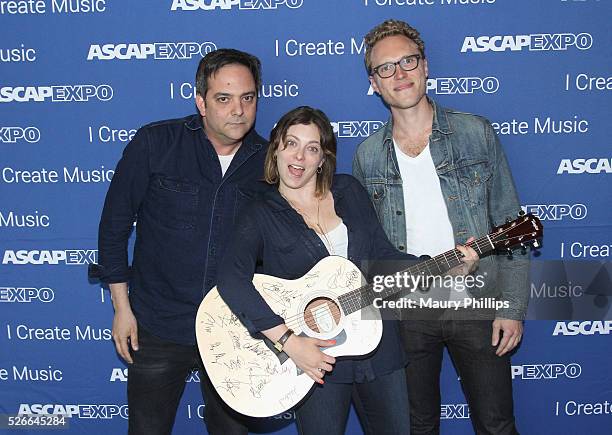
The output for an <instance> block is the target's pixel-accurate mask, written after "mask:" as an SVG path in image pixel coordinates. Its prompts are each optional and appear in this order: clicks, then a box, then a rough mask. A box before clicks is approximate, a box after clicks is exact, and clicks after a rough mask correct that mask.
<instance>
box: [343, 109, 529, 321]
mask: <svg viewBox="0 0 612 435" xmlns="http://www.w3.org/2000/svg"><path fill="white" fill-rule="evenodd" d="M429 101H430V103H431V104H432V106H433V109H434V119H433V125H432V133H431V136H430V140H429V144H430V150H431V157H432V159H433V162H434V166H435V168H436V172H437V174H438V177H439V179H440V187H441V189H442V195H443V197H444V200H445V202H446V208H447V210H448V216H449V219H450V222H451V224H452V227H453V232H454V237H455V242H456V243H464V242H465V241H466V240H467V239H468V237H470V236H475V237H480V236H484V235H485V234H487V233H488V232H490V231H491V228H492V227H493V226H496V225H500V224H503V223H505V222H506V220H507V219H514V218H516V215H517V213H518V212H519V211H520V205H519V201H518V197H517V194H516V189H515V187H514V182H513V180H512V174H511V173H510V168H509V167H508V162H507V160H506V156H505V154H504V151H503V149H502V147H501V144H500V143H499V140H498V138H497V135H496V134H495V132H494V130H493V127H492V126H491V124H490V123H489V121H487V120H486V119H484V118H482V117H480V116H476V115H472V114H468V113H463V112H457V111H455V110H452V109H447V108H444V107H441V106H438V105H437V104H436V103H435V102H434V101H433V100H429ZM392 132H393V120H392V119H390V120H389V121H388V122H387V124H385V126H384V127H382V128H381V129H380V130H378V131H377V132H376V133H374V134H373V135H371V136H370V137H369V138H367V139H366V140H365V141H363V142H362V143H361V144H360V145H359V147H358V149H357V152H356V154H355V156H354V159H353V175H354V176H355V177H356V178H357V179H358V180H359V181H360V182H361V183H362V184H363V185H364V186H365V188H366V189H367V191H368V194H369V196H370V199H371V201H372V203H373V204H374V208H375V209H376V213H377V214H378V217H379V219H380V221H381V223H382V226H383V228H384V230H385V232H386V233H387V236H388V237H389V240H390V241H391V243H393V244H394V246H395V247H396V248H398V249H399V250H400V251H404V252H406V251H408V252H409V251H410V247H406V246H405V244H406V221H405V217H404V210H405V207H406V206H408V207H412V206H416V205H415V204H406V205H405V204H404V196H403V191H402V179H401V176H400V171H399V166H398V163H397V157H396V155H395V151H394V147H393V135H392ZM481 268H483V269H486V270H487V271H489V270H490V271H492V272H491V273H489V272H488V273H489V274H490V275H492V276H489V277H488V278H489V279H488V284H489V285H487V286H486V287H484V288H483V289H482V291H480V292H478V293H477V294H472V296H474V297H497V298H500V297H501V299H502V300H504V301H508V302H509V308H507V309H506V308H502V309H500V310H499V311H498V312H497V314H496V316H497V317H500V318H506V319H514V320H522V319H524V317H525V313H526V311H527V302H528V298H529V293H528V278H527V277H528V256H527V255H520V254H518V255H515V256H514V257H513V259H512V260H510V259H508V258H507V257H506V256H505V255H504V256H502V255H497V256H489V257H486V258H485V259H482V260H481Z"/></svg>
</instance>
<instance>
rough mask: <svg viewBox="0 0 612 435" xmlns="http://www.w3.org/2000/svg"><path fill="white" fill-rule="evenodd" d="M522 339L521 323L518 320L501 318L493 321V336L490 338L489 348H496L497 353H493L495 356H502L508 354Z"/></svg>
mask: <svg viewBox="0 0 612 435" xmlns="http://www.w3.org/2000/svg"><path fill="white" fill-rule="evenodd" d="M500 332H501V340H500ZM522 338H523V322H521V321H519V320H510V319H501V318H499V319H495V320H494V321H493V336H492V337H491V346H497V351H496V352H495V354H496V355H497V356H502V355H504V354H506V353H508V352H510V351H511V350H512V349H514V348H515V347H516V346H517V345H518V344H519V343H520V342H521V339H522ZM498 344H499V346H498Z"/></svg>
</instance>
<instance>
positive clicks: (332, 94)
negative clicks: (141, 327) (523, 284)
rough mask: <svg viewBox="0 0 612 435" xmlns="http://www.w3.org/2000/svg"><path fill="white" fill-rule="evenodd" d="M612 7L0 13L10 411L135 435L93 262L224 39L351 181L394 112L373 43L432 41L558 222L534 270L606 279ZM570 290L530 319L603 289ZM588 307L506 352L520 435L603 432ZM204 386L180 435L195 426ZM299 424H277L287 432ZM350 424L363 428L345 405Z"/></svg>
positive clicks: (457, 94) (61, 6) (547, 219)
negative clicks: (149, 144) (258, 70)
mask: <svg viewBox="0 0 612 435" xmlns="http://www.w3.org/2000/svg"><path fill="white" fill-rule="evenodd" d="M611 12H612V7H611V6H610V2H608V1H606V0H601V1H599V0H574V1H570V0H549V1H534V0H344V1H323V0H163V1H156V2H151V1H143V0H132V1H129V2H125V1H118V0H24V1H0V156H1V159H0V171H1V172H0V198H1V201H0V255H1V256H2V264H1V265H0V414H16V413H18V412H19V411H20V410H21V411H23V412H32V413H46V414H53V413H55V414H62V413H68V414H70V415H71V416H72V418H71V419H70V423H69V424H70V427H69V429H68V432H67V433H71V434H85V433H87V434H98V433H99V434H105V433H121V432H125V430H126V428H127V419H126V418H127V412H128V411H127V405H126V396H125V387H126V372H127V371H126V370H125V365H124V364H123V362H122V361H121V360H120V359H119V358H118V357H117V355H116V354H115V351H114V346H113V343H112V340H111V336H110V327H111V321H112V306H111V303H110V300H109V293H108V291H105V290H103V289H100V287H99V286H98V285H96V284H92V283H88V281H87V278H86V269H87V264H89V263H91V262H95V261H96V259H97V251H96V249H97V247H96V245H97V241H96V238H97V226H98V221H99V216H100V211H101V207H102V203H103V198H104V195H105V193H106V190H107V188H108V185H109V180H110V178H111V177H112V174H113V168H114V167H115V164H116V162H117V160H118V159H119V157H120V155H121V152H122V150H123V148H124V146H125V145H126V144H127V142H128V141H129V139H130V138H131V137H132V135H133V134H134V133H135V131H136V129H137V128H138V127H140V126H141V125H143V124H146V123H148V122H151V121H154V120H158V119H165V118H176V117H181V116H184V115H185V114H188V113H192V112H194V110H195V105H194V101H193V98H194V86H193V81H194V75H195V70H196V67H197V64H198V62H199V60H200V59H201V58H202V56H203V55H204V54H206V53H207V52H208V51H210V50H214V49H215V48H220V47H235V48H239V49H242V50H245V51H248V52H251V53H254V54H256V55H257V56H259V57H260V59H261V60H262V64H263V86H262V89H261V90H260V96H261V99H260V101H259V112H258V120H257V130H258V131H259V132H260V133H261V134H262V135H263V136H267V135H268V133H269V131H270V129H271V127H272V125H273V123H274V122H275V121H276V120H277V119H278V118H279V117H280V116H281V115H282V114H283V113H285V112H286V111H288V110H289V109H292V108H294V107H295V106H298V105H303V104H308V105H312V106H315V107H319V108H321V109H322V110H324V111H325V112H326V113H327V114H328V116H329V117H330V119H331V120H332V121H333V125H334V129H335V131H336V133H337V135H338V138H339V159H338V161H339V172H350V162H351V159H352V155H353V153H354V150H355V147H356V146H357V144H358V143H359V142H360V141H361V140H363V138H365V137H366V136H367V135H368V134H370V133H371V132H373V131H375V130H376V129H377V128H379V127H380V126H381V125H382V123H383V122H384V121H386V119H387V117H388V111H387V109H386V108H385V107H384V105H383V104H382V102H381V100H380V99H379V98H378V97H377V96H376V95H375V94H373V92H372V91H371V89H370V88H369V83H368V80H367V75H366V73H365V69H364V66H363V57H364V56H363V55H364V46H363V43H362V41H363V35H364V34H365V33H366V32H367V31H368V30H369V29H370V28H371V27H373V26H374V25H375V24H377V23H379V22H380V21H382V20H383V19H386V18H398V19H403V20H406V21H408V22H409V23H411V24H412V25H414V26H415V27H417V28H418V29H420V30H421V32H422V35H423V38H424V40H425V41H426V52H427V55H428V58H429V71H430V76H431V77H430V81H429V85H428V88H429V90H428V92H429V95H430V96H431V97H433V98H435V99H436V100H437V101H438V102H440V103H441V104H443V105H445V106H450V107H453V108H456V109H460V110H463V111H467V112H474V113H478V114H482V115H484V116H486V117H487V118H489V119H490V120H491V121H492V122H493V123H494V126H495V128H496V130H497V131H498V134H499V135H500V138H501V140H502V143H503V146H504V148H505V150H506V153H507V154H508V158H509V161H510V164H511V167H512V170H513V173H514V176H515V179H516V182H517V187H518V190H519V195H520V197H521V201H522V203H523V204H524V205H525V208H526V209H527V210H529V211H531V212H534V213H535V214H538V215H539V216H540V218H541V219H542V220H543V223H544V224H545V226H546V231H545V233H546V236H545V240H544V247H543V248H542V250H541V253H542V255H541V256H540V257H539V258H540V259H547V260H572V262H571V263H570V262H566V263H567V264H565V265H563V264H560V263H558V264H560V266H559V267H561V269H563V270H562V272H563V273H564V274H565V275H564V276H566V278H567V279H569V281H571V279H572V278H571V276H572V273H573V272H572V267H573V266H572V265H573V264H574V263H577V262H578V261H579V260H580V261H581V262H582V263H580V264H583V265H584V264H585V263H583V262H584V261H586V260H590V261H591V262H590V263H588V264H587V266H588V267H587V268H589V270H590V271H591V272H590V273H591V274H590V277H591V278H593V277H597V279H600V280H603V281H602V282H606V279H607V283H608V284H609V276H608V275H606V273H607V270H609V263H608V262H609V259H610V250H611V249H612V232H611V229H612V224H611V222H612V211H611V208H610V206H609V204H610V200H611V199H612V195H611V189H610V177H611V173H612V154H611V152H610V140H609V132H607V130H606V128H608V127H606V125H609V121H606V119H608V120H609V117H610V115H611V111H610V109H611V106H612V104H611V99H610V92H611V90H612V76H611V72H610V65H612V48H611V47H612V45H611V42H612V38H611V36H612V35H611V30H610V20H611V19H612V14H611ZM555 264H557V263H555ZM542 279H544V278H542ZM593 279H595V278H593ZM597 282H599V281H597ZM542 285H544V287H542ZM568 285H569V284H568ZM573 286H574V287H572V288H571V289H570V290H568V289H565V290H563V289H562V288H560V287H559V286H556V287H555V286H553V285H552V284H551V283H548V284H547V282H546V281H545V280H544V281H542V280H540V281H538V283H537V284H534V285H533V286H532V289H531V293H532V294H531V296H532V308H531V309H530V317H531V318H534V317H536V316H537V315H538V312H537V309H538V308H539V309H541V310H543V308H542V307H545V306H546V304H553V305H555V306H563V305H564V304H566V302H568V298H571V297H574V298H580V297H588V295H589V294H595V293H593V291H591V292H590V293H589V291H587V289H585V288H584V285H582V284H580V285H578V284H576V283H574V284H573ZM569 287H571V285H569ZM577 287H579V288H577ZM591 287H593V286H591ZM591 290H592V289H591ZM607 294H609V295H610V296H612V294H610V293H607ZM593 297H598V298H599V299H597V300H596V304H595V305H596V306H597V307H598V308H599V311H598V315H597V316H590V315H589V314H587V315H583V316H582V317H580V318H579V319H578V320H575V321H574V322H570V320H569V319H565V320H563V321H554V320H551V321H529V322H527V324H526V332H525V338H524V340H523V343H522V346H521V348H520V350H519V351H518V353H517V354H516V355H515V356H514V358H513V376H514V387H515V408H516V415H517V420H518V426H519V429H520V431H521V432H522V433H525V434H584V433H610V427H611V422H612V420H611V416H612V395H611V391H612V374H611V373H610V371H609V362H610V359H611V357H612V347H610V332H611V331H612V322H610V321H608V320H606V319H609V318H610V317H609V316H607V312H608V310H609V303H608V299H607V296H606V294H604V295H601V294H598V295H595V296H593ZM568 303H569V302H568ZM534 307H535V308H534ZM534 310H535V311H534ZM540 317H541V316H540ZM549 318H551V316H549ZM442 377H443V391H442V402H443V405H442V417H443V422H442V428H443V431H444V432H445V433H453V434H454V433H457V434H463V433H471V432H472V429H471V426H470V423H469V419H468V417H469V410H468V407H467V405H466V403H465V398H464V396H463V394H462V392H461V388H460V384H459V382H458V379H457V375H456V373H455V371H454V369H453V368H452V366H451V365H450V364H449V362H448V360H445V365H444V368H443V373H442ZM197 382H199V377H198V375H197V373H195V374H194V375H193V376H191V377H190V378H189V382H188V385H187V388H186V393H185V395H184V397H183V401H182V403H181V405H180V408H179V412H178V417H177V421H176V425H175V433H177V434H178V433H181V434H182V433H201V432H202V430H203V429H202V424H201V422H200V416H201V415H202V406H203V405H202V400H201V397H200V395H199V388H197V385H193V384H194V383H197ZM381 400H384V398H381ZM292 418H293V416H292V414H291V413H287V414H284V415H281V416H278V417H275V418H272V419H269V421H268V422H267V423H271V424H273V425H275V426H276V427H277V428H278V430H279V432H278V433H280V434H291V433H295V426H294V425H293V424H292ZM1 431H3V429H0V432H1ZM37 433H38V432H37ZM348 433H355V434H357V433H361V428H360V427H359V424H358V422H357V420H356V418H355V417H354V415H351V418H350V421H349V430H348Z"/></svg>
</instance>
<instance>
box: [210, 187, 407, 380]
mask: <svg viewBox="0 0 612 435" xmlns="http://www.w3.org/2000/svg"><path fill="white" fill-rule="evenodd" d="M331 192H332V194H333V197H334V206H335V210H336V214H337V215H338V216H339V217H340V218H342V220H343V222H344V224H345V225H346V227H347V229H348V259H349V260H350V261H352V262H353V263H355V264H356V265H358V266H359V267H360V268H361V269H362V271H363V272H364V273H365V275H366V276H370V275H372V273H374V272H377V271H378V270H372V268H370V270H365V269H364V267H363V266H365V264H366V263H369V264H372V263H373V261H372V260H383V259H389V260H412V259H415V257H413V256H411V255H408V254H403V253H401V252H399V251H398V250H396V249H395V248H394V247H393V245H391V243H390V242H389V240H388V239H387V236H386V235H385V233H384V231H383V229H382V227H381V225H380V223H379V221H378V219H377V217H376V212H375V211H374V208H373V207H372V204H371V203H370V200H369V198H368V195H367V193H366V191H365V190H364V189H363V187H362V186H361V185H360V184H359V182H358V181H357V180H356V179H355V178H353V177H351V176H350V175H336V176H335V177H334V182H333V185H332V188H331ZM327 255H329V253H328V252H327V249H326V248H325V245H323V242H322V241H321V239H320V238H319V236H317V234H316V233H315V232H314V231H313V230H312V229H310V228H309V227H308V226H306V224H305V222H304V220H303V219H302V217H301V216H300V215H299V214H298V213H297V212H296V211H295V210H294V209H293V208H291V206H290V205H289V204H288V203H287V201H286V200H285V199H284V198H282V197H281V196H280V194H279V192H278V190H277V189H276V188H275V187H274V188H272V187H271V188H270V189H269V190H268V191H267V192H265V193H264V194H262V195H261V196H259V197H258V198H257V199H256V200H254V201H253V202H252V203H251V204H249V205H248V207H247V208H245V213H243V214H242V215H241V216H240V217H239V219H238V221H237V224H236V231H235V232H234V234H233V235H232V237H231V239H230V242H229V246H228V248H227V251H226V253H225V256H224V258H223V263H222V268H221V270H220V272H219V280H218V284H217V288H218V289H219V292H220V294H221V296H222V297H223V299H224V301H225V302H226V303H227V304H228V306H229V307H230V308H231V309H232V311H234V313H236V315H237V316H238V317H239V318H240V319H241V320H242V322H243V323H244V324H245V326H246V327H247V329H249V332H251V333H256V332H258V331H262V330H266V329H269V328H271V327H274V326H276V325H279V324H281V323H283V322H284V320H283V319H282V318H281V317H279V316H277V315H276V314H274V312H273V311H272V310H271V309H270V307H269V306H268V304H266V302H265V301H264V300H263V298H262V297H261V296H260V295H259V293H258V292H257V291H256V290H255V287H254V286H253V284H252V282H251V280H252V278H253V273H254V272H256V271H257V272H261V273H264V274H267V275H273V276H276V277H279V278H283V279H296V278H300V277H301V276H303V275H304V274H306V272H308V271H309V270H310V269H311V268H312V267H313V266H314V265H315V264H316V263H317V262H318V261H319V260H321V259H322V258H323V257H326V256H327ZM383 322H384V326H383V336H382V339H381V343H380V345H379V346H378V348H377V349H376V350H375V351H374V353H373V354H372V355H370V356H369V357H368V358H359V359H340V360H338V361H337V362H336V366H335V368H334V370H333V371H332V372H331V373H329V374H327V375H326V377H325V380H326V381H331V382H341V383H344V382H363V381H366V380H372V379H374V378H375V377H376V376H379V375H382V374H385V373H389V372H391V371H393V370H397V369H399V368H401V367H403V366H404V365H405V364H406V358H405V354H404V350H403V348H402V346H401V343H400V340H399V334H398V324H397V321H396V320H384V321H383Z"/></svg>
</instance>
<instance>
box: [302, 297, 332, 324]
mask: <svg viewBox="0 0 612 435" xmlns="http://www.w3.org/2000/svg"><path fill="white" fill-rule="evenodd" d="M304 320H305V322H306V325H308V327H309V328H310V329H311V330H313V331H314V332H320V333H326V332H330V331H332V330H333V329H334V328H335V327H336V325H338V323H340V307H338V305H337V304H336V303H335V302H334V301H333V300H331V299H329V298H324V297H320V298H316V299H313V300H312V301H310V303H309V304H308V305H307V306H306V309H305V310H304Z"/></svg>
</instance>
